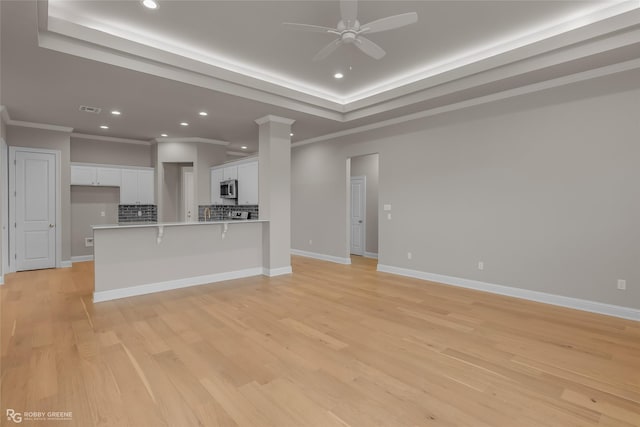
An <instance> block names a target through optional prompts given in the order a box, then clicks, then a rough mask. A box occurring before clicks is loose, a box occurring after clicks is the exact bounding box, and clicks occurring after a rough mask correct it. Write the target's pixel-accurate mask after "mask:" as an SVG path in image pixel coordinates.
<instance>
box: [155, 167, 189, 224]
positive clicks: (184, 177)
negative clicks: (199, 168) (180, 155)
mask: <svg viewBox="0 0 640 427" xmlns="http://www.w3.org/2000/svg"><path fill="white" fill-rule="evenodd" d="M162 166H163V170H164V181H163V182H162V183H161V186H160V191H161V192H162V208H161V210H162V212H161V213H162V221H164V222H192V221H197V220H198V209H197V206H196V188H195V168H194V166H193V162H163V163H162Z"/></svg>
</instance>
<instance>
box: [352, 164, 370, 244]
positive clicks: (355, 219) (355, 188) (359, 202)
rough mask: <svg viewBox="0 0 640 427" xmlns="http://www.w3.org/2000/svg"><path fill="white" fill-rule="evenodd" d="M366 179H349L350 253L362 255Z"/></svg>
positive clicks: (360, 177)
mask: <svg viewBox="0 0 640 427" xmlns="http://www.w3.org/2000/svg"><path fill="white" fill-rule="evenodd" d="M366 197H367V192H366V177H364V176H354V177H351V253H352V254H354V255H364V245H365V214H366V212H365V209H366V205H367V203H366Z"/></svg>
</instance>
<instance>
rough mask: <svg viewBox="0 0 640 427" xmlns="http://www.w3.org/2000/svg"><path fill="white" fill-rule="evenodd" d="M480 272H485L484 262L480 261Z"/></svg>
mask: <svg viewBox="0 0 640 427" xmlns="http://www.w3.org/2000/svg"><path fill="white" fill-rule="evenodd" d="M478 270H484V262H482V261H478Z"/></svg>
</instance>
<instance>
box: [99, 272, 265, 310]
mask: <svg viewBox="0 0 640 427" xmlns="http://www.w3.org/2000/svg"><path fill="white" fill-rule="evenodd" d="M261 274H262V267H254V268H247V269H244V270H237V271H230V272H225V273H217V274H207V275H204V276H196V277H188V278H186V279H176V280H168V281H166V282H157V283H148V284H146V285H138V286H132V287H129V288H120V289H111V290H108V291H100V292H94V293H93V302H94V303H97V302H103V301H111V300H114V299H120V298H127V297H133V296H137V295H145V294H152V293H155V292H162V291H170V290H172V289H181V288H188V287H190V286H198V285H207V284H210V283H215V282H222V281H224V280H233V279H241V278H243V277H251V276H259V275H261Z"/></svg>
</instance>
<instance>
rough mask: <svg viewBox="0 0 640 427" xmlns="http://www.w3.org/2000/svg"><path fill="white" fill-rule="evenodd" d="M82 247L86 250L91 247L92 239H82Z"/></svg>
mask: <svg viewBox="0 0 640 427" xmlns="http://www.w3.org/2000/svg"><path fill="white" fill-rule="evenodd" d="M84 246H85V247H86V248H90V247H92V246H93V237H85V238H84Z"/></svg>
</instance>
